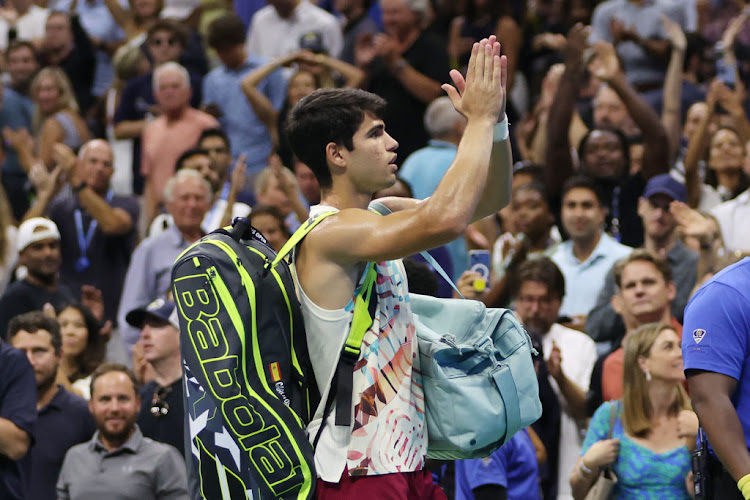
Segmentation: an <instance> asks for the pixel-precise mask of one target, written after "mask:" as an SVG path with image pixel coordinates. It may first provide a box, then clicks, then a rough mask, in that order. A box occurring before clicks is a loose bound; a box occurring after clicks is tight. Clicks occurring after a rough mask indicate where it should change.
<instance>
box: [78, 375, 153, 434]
mask: <svg viewBox="0 0 750 500" xmlns="http://www.w3.org/2000/svg"><path fill="white" fill-rule="evenodd" d="M140 407H141V398H140V397H138V395H137V394H136V393H135V388H134V387H133V382H132V381H131V380H130V377H128V376H127V375H126V374H125V373H123V372H118V371H112V372H108V373H105V374H104V375H101V376H100V377H99V378H97V379H96V382H95V383H94V387H93V391H92V393H91V400H90V401H89V410H90V411H91V414H92V415H93V416H94V421H95V422H96V428H97V429H98V430H99V432H100V433H101V435H102V436H103V437H104V438H105V439H107V440H110V441H121V440H122V441H124V440H126V439H127V438H128V436H130V434H131V433H132V432H133V428H134V426H135V420H136V418H137V417H138V411H139V410H140Z"/></svg>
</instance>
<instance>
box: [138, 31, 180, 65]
mask: <svg viewBox="0 0 750 500" xmlns="http://www.w3.org/2000/svg"><path fill="white" fill-rule="evenodd" d="M147 46H148V51H149V52H150V53H151V57H152V58H153V59H154V67H157V66H159V65H160V64H162V63H165V62H169V61H177V60H178V59H179V58H180V56H181V55H182V51H183V46H182V44H181V43H180V40H179V38H177V35H175V34H174V33H172V32H171V31H168V30H162V31H155V32H154V33H153V34H152V35H151V36H150V37H149V38H148V40H147Z"/></svg>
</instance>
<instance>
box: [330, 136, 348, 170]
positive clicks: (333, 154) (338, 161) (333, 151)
mask: <svg viewBox="0 0 750 500" xmlns="http://www.w3.org/2000/svg"><path fill="white" fill-rule="evenodd" d="M345 149H346V148H344V146H341V145H339V144H336V143H335V142H329V143H328V144H326V160H327V162H328V164H329V165H331V166H333V167H339V168H344V167H346V158H345V156H344V152H345Z"/></svg>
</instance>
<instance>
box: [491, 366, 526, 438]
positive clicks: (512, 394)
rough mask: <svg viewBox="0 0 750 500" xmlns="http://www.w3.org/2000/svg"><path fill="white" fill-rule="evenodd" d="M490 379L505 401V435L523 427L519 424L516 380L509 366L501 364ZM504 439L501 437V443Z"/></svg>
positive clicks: (519, 413)
mask: <svg viewBox="0 0 750 500" xmlns="http://www.w3.org/2000/svg"><path fill="white" fill-rule="evenodd" d="M492 380H494V381H495V385H496V386H497V390H498V391H500V397H501V398H503V403H505V436H509V435H512V434H513V433H515V432H516V431H518V430H519V429H521V428H522V427H523V425H522V424H521V403H520V402H519V401H518V389H517V388H516V382H515V381H514V380H513V373H512V372H511V370H510V366H508V365H502V366H500V369H499V370H495V373H493V374H492ZM505 442H506V439H505V438H503V443H505Z"/></svg>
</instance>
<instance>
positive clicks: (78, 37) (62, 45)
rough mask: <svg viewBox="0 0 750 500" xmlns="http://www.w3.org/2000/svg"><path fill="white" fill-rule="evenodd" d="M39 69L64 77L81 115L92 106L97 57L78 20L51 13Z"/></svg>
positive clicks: (74, 16)
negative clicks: (55, 71) (49, 68)
mask: <svg viewBox="0 0 750 500" xmlns="http://www.w3.org/2000/svg"><path fill="white" fill-rule="evenodd" d="M40 59H41V61H42V66H57V67H59V68H60V69H62V70H63V71H64V72H65V74H66V75H67V77H68V79H69V80H70V83H71V85H72V87H73V93H74V94H75V98H76V101H77V103H78V108H79V109H80V110H81V114H82V115H84V116H85V115H86V113H87V111H88V110H89V108H91V106H92V105H93V104H94V101H93V96H92V94H91V87H92V85H93V83H94V71H95V70H96V55H95V53H94V47H93V45H92V44H91V40H89V37H88V36H87V35H86V32H85V31H84V30H83V28H82V27H81V23H80V21H79V20H78V16H76V15H73V16H70V15H68V14H66V13H65V12H52V13H51V14H50V15H49V16H48V17H47V23H46V25H45V27H44V39H43V40H42V52H41V54H40Z"/></svg>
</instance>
